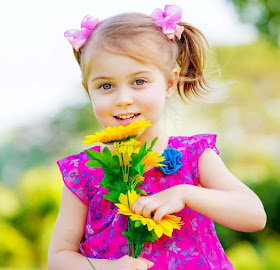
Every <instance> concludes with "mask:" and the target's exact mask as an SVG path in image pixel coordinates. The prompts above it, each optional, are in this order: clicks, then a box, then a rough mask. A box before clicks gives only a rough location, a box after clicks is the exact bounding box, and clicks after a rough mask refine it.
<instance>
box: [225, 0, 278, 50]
mask: <svg viewBox="0 0 280 270" xmlns="http://www.w3.org/2000/svg"><path fill="white" fill-rule="evenodd" d="M230 1H231V2H232V3H233V4H234V6H235V7H236V10H237V12H238V13H239V15H240V18H241V19H242V21H243V22H246V23H252V24H253V25H255V27H256V28H257V30H258V31H259V33H260V34H262V35H263V36H265V37H266V38H267V39H268V40H270V41H271V42H272V44H274V45H277V46H278V47H279V46H280V1H279V0H230Z"/></svg>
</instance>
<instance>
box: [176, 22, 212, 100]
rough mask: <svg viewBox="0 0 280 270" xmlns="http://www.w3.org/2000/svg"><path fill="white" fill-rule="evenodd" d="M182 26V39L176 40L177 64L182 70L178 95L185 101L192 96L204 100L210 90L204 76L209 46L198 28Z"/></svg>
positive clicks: (187, 25)
mask: <svg viewBox="0 0 280 270" xmlns="http://www.w3.org/2000/svg"><path fill="white" fill-rule="evenodd" d="M180 25H181V26H183V27H184V32H183V33H182V35H181V38H180V39H176V41H177V44H178V48H179V56H178V58H177V63H178V64H179V66H180V68H181V71H180V74H179V80H178V83H177V89H178V93H179V95H180V97H181V98H182V99H183V100H184V101H186V99H188V98H191V97H192V96H195V97H199V98H204V94H205V93H208V92H209V90H210V86H209V85H208V82H207V81H206V78H205V74H204V68H205V62H206V55H207V51H208V49H209V44H208V42H207V40H206V38H205V36H204V35H203V34H202V33H201V32H200V31H199V30H198V29H197V28H195V27H193V26H191V25H189V24H187V23H183V22H181V23H180Z"/></svg>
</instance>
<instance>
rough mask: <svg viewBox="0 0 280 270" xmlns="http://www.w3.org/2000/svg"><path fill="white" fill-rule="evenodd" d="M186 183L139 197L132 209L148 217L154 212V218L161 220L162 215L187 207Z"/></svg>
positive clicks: (157, 220)
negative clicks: (185, 198) (185, 199)
mask: <svg viewBox="0 0 280 270" xmlns="http://www.w3.org/2000/svg"><path fill="white" fill-rule="evenodd" d="M184 186H186V185H184V184H182V185H176V186H173V187H171V188H168V189H165V190H163V191H159V192H158V193H156V194H153V195H150V196H143V197H141V198H139V199H137V200H136V201H135V203H134V205H133V206H132V211H134V212H135V213H136V214H138V215H142V216H144V217H146V218H150V217H151V213H153V214H154V217H153V219H154V220H155V221H156V222H158V223H159V222H160V221H161V219H162V217H163V216H165V215H167V214H173V213H177V212H179V211H181V210H182V209H183V208H184V207H185V201H184V188H183V187H184Z"/></svg>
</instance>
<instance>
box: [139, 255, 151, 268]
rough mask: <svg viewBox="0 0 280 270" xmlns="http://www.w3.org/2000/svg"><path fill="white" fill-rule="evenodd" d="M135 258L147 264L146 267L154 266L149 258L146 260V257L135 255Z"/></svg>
mask: <svg viewBox="0 0 280 270" xmlns="http://www.w3.org/2000/svg"><path fill="white" fill-rule="evenodd" d="M137 259H140V260H144V261H145V263H146V264H147V267H148V268H151V267H153V266H154V263H153V262H151V261H149V260H147V259H145V258H142V257H137Z"/></svg>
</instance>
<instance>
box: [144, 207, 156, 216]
mask: <svg viewBox="0 0 280 270" xmlns="http://www.w3.org/2000/svg"><path fill="white" fill-rule="evenodd" d="M156 209H157V208H156V207H155V205H152V204H151V205H146V206H144V208H143V216H144V217H146V218H150V217H151V213H152V212H153V211H154V210H156Z"/></svg>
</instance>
